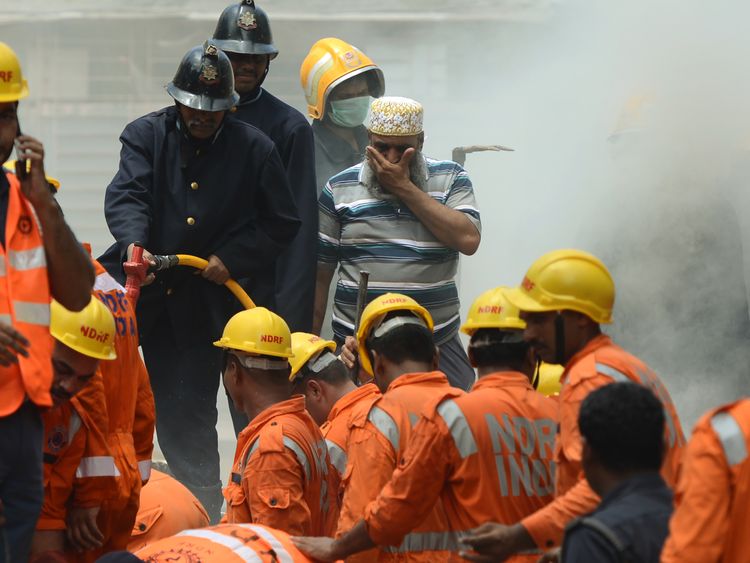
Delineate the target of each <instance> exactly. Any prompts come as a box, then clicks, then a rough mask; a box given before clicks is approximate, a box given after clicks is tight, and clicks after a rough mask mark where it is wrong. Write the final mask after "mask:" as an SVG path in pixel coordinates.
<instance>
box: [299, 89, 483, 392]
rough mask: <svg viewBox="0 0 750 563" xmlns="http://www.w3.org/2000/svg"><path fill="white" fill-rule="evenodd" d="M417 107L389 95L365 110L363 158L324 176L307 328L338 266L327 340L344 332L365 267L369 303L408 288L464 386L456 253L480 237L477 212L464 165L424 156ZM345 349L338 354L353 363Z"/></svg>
mask: <svg viewBox="0 0 750 563" xmlns="http://www.w3.org/2000/svg"><path fill="white" fill-rule="evenodd" d="M423 123H424V110H423V108H422V105H421V104H420V103H419V102H417V101H415V100H411V99H409V98H401V97H392V96H387V97H383V98H378V99H376V100H374V101H373V102H372V105H371V106H370V115H369V119H368V121H367V130H368V137H369V146H368V147H367V149H366V154H365V159H364V161H363V162H361V163H359V164H356V165H354V166H352V167H351V168H348V169H346V170H344V171H343V172H340V173H339V174H337V175H335V176H334V177H332V178H331V179H330V180H329V181H328V182H327V183H326V186H325V188H324V189H323V192H322V193H321V195H320V199H319V223H320V226H319V234H318V274H317V276H318V277H317V284H316V296H315V317H314V331H315V332H319V330H320V328H321V324H322V322H323V318H324V315H325V311H326V307H327V300H328V288H329V286H330V284H331V280H332V279H333V274H334V273H335V272H336V270H337V268H338V280H337V284H336V293H335V297H334V304H333V322H332V325H333V332H334V338H335V340H336V341H337V342H338V343H339V344H342V343H344V342H345V341H346V340H347V337H351V335H352V332H353V329H354V317H355V314H356V311H355V310H356V302H357V285H358V281H359V272H360V270H367V271H369V273H370V279H369V286H368V291H367V301H368V302H369V301H371V300H372V299H374V298H375V297H378V296H380V295H383V294H384V293H388V292H398V293H403V294H406V295H408V296H410V297H412V298H414V299H415V300H416V301H418V302H419V303H420V304H421V305H422V306H424V307H425V308H426V309H427V310H428V311H429V312H430V314H431V315H432V317H433V319H434V321H435V334H434V338H435V343H436V344H437V345H438V347H439V348H440V366H439V367H440V370H441V371H443V372H445V374H446V375H447V376H448V379H449V380H450V382H451V384H452V385H454V386H457V387H460V388H462V389H468V388H469V387H471V385H472V384H473V383H474V377H475V376H474V371H473V370H472V368H471V365H470V364H469V361H468V358H467V357H466V353H465V352H464V350H463V347H462V346H461V342H460V340H459V338H458V329H459V327H460V324H461V323H460V319H459V301H458V291H457V289H456V284H455V281H454V278H455V275H456V271H457V267H458V257H459V253H461V254H466V255H471V254H474V253H475V252H476V251H477V248H478V247H479V242H480V239H481V222H480V218H479V209H478V207H477V204H476V201H475V199H474V190H473V187H472V184H471V180H469V176H468V174H467V173H466V171H465V170H464V169H463V168H462V167H461V166H460V165H458V164H457V163H455V162H451V161H445V160H442V161H441V160H433V159H431V158H428V157H426V156H424V155H423V154H422V146H423V144H424V127H423ZM355 349H356V347H355V346H351V347H350V346H346V347H345V352H344V355H343V357H342V359H344V360H345V361H346V360H353V358H354V355H353V353H350V352H349V351H352V350H355Z"/></svg>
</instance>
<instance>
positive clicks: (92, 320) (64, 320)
mask: <svg viewBox="0 0 750 563" xmlns="http://www.w3.org/2000/svg"><path fill="white" fill-rule="evenodd" d="M49 331H50V333H51V334H52V336H54V337H55V338H56V339H57V340H59V341H60V342H62V343H63V344H65V345H66V346H67V347H68V348H72V349H73V350H75V351H76V352H78V353H80V354H83V355H84V356H90V357H92V358H98V359H100V360H114V359H115V358H117V352H116V351H115V334H116V329H115V318H114V317H113V316H112V313H110V312H109V309H108V308H107V306H106V305H105V304H104V303H102V302H101V301H99V299H97V298H96V297H93V296H92V297H91V301H89V304H88V305H86V307H84V309H83V310H82V311H78V312H73V311H68V310H67V309H66V308H65V307H63V306H62V305H60V304H59V303H58V302H57V301H55V300H52V303H51V304H50V325H49Z"/></svg>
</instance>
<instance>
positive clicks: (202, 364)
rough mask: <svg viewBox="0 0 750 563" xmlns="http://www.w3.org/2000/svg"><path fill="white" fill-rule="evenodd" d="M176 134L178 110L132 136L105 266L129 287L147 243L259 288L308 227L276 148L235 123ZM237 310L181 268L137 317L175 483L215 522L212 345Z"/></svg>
mask: <svg viewBox="0 0 750 563" xmlns="http://www.w3.org/2000/svg"><path fill="white" fill-rule="evenodd" d="M178 122H179V120H178V112H177V109H176V108H175V107H169V108H165V109H162V110H159V111H157V112H154V113H151V114H149V115H146V116H144V117H141V118H139V119H137V120H135V121H134V122H132V123H130V124H129V125H128V126H127V127H126V128H125V130H124V131H123V133H122V135H121V137H120V141H121V143H122V150H121V153H120V167H119V170H118V172H117V174H116V175H115V177H114V179H113V180H112V182H111V183H110V185H109V186H108V187H107V193H106V197H105V209H104V211H105V215H106V219H107V224H108V226H109V230H110V232H111V233H112V235H113V236H114V238H115V240H116V241H117V243H116V244H115V245H113V246H112V247H110V248H109V249H108V250H107V251H106V252H105V254H104V255H103V256H102V257H101V258H100V261H101V262H102V264H104V265H105V267H106V268H107V269H108V270H109V271H110V273H112V275H113V276H114V277H116V278H118V279H119V280H120V281H123V280H124V273H123V271H122V262H123V259H124V258H125V256H126V252H127V247H128V245H129V244H130V243H132V242H135V241H139V242H141V243H143V246H144V247H145V248H146V250H148V251H149V252H151V253H153V254H177V253H180V254H193V255H196V256H200V257H202V258H208V257H209V256H210V255H211V254H215V255H216V256H218V257H219V258H220V259H221V260H222V262H223V263H224V265H225V266H226V267H227V269H228V270H229V273H230V275H231V276H232V277H233V278H250V279H253V280H260V279H261V277H260V276H259V275H258V274H260V273H262V272H264V271H267V270H269V269H272V268H274V267H275V258H276V256H278V254H280V253H281V252H282V251H283V250H284V249H285V248H286V247H287V246H288V245H289V243H290V242H291V241H292V240H293V239H294V237H295V236H296V234H297V230H298V229H299V223H300V222H299V219H298V217H297V210H296V206H295V204H294V199H293V197H292V195H291V193H290V190H289V187H288V184H287V180H286V175H285V173H284V168H283V166H282V163H281V159H280V158H279V155H278V153H277V151H276V149H275V147H274V144H273V142H272V141H271V140H270V139H269V138H268V137H266V136H265V135H264V134H263V133H261V132H260V131H258V130H257V129H255V128H254V127H252V126H250V125H247V124H246V123H242V122H241V121H238V120H235V119H231V118H228V119H226V120H225V121H224V124H223V126H222V128H221V129H220V130H219V131H218V132H217V134H216V135H214V137H212V138H211V139H209V140H206V141H196V140H194V139H191V138H189V137H188V136H187V135H185V134H183V132H182V130H181V128H180V126H179V124H178ZM239 309H240V305H239V303H238V302H237V301H236V299H235V298H234V297H233V296H232V295H231V294H230V293H229V292H228V291H227V289H226V288H224V287H222V286H219V285H216V284H213V283H211V282H209V281H207V280H205V279H203V278H202V277H200V276H198V275H195V270H192V269H191V268H182V267H178V268H173V269H172V270H168V271H166V272H161V273H159V274H158V275H157V278H156V281H155V282H154V283H152V284H151V285H149V286H146V287H143V288H142V290H141V297H140V300H139V302H138V306H137V315H138V323H139V331H140V336H141V346H142V347H143V354H144V358H145V361H146V366H147V368H148V370H149V374H150V376H151V383H152V387H153V391H154V398H155V400H156V424H157V428H158V435H159V444H160V446H161V448H162V451H163V453H164V455H165V457H166V459H167V462H168V463H169V466H170V468H171V470H172V471H173V473H174V475H175V477H177V478H178V479H179V480H180V481H182V482H183V483H185V484H186V485H187V486H188V487H189V488H190V489H191V490H192V491H193V493H194V494H196V496H198V497H199V499H200V500H201V501H202V502H203V503H204V504H205V505H206V508H207V509H209V512H213V513H214V515H215V514H216V513H218V510H219V508H220V506H221V483H220V480H219V456H218V443H217V435H216V418H217V411H216V393H217V391H218V386H219V372H220V369H221V366H220V360H221V351H220V350H219V349H218V348H215V347H213V346H212V342H213V341H214V340H216V339H218V337H219V336H220V335H221V332H222V330H223V327H224V324H226V322H227V320H228V319H229V317H230V316H231V315H232V314H233V313H235V312H236V311H238V310H239Z"/></svg>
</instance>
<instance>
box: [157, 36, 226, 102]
mask: <svg viewBox="0 0 750 563" xmlns="http://www.w3.org/2000/svg"><path fill="white" fill-rule="evenodd" d="M167 92H169V95H170V96H172V97H173V98H174V100H175V101H176V102H180V103H181V104H182V105H185V106H187V107H189V108H193V109H200V110H203V111H224V110H228V109H232V106H234V105H235V104H236V103H237V102H238V101H239V99H240V96H239V94H237V92H235V91H234V73H233V72H232V63H230V62H229V57H227V56H226V54H225V53H222V52H221V51H220V50H219V48H218V47H217V46H216V45H214V44H213V42H211V41H206V42H205V43H204V44H203V46H202V47H201V46H200V45H199V46H197V47H193V48H192V49H190V50H189V51H188V52H187V54H186V55H185V56H184V57H182V61H181V62H180V66H179V67H177V73H176V74H175V75H174V79H172V82H170V83H169V84H167Z"/></svg>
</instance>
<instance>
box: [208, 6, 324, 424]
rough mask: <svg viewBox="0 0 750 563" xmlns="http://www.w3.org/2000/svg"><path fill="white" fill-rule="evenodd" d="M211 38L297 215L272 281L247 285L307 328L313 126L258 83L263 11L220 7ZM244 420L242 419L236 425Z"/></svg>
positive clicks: (313, 226) (265, 56)
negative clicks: (278, 165)
mask: <svg viewBox="0 0 750 563" xmlns="http://www.w3.org/2000/svg"><path fill="white" fill-rule="evenodd" d="M213 42H214V43H215V44H216V45H217V46H218V47H219V48H220V49H221V50H222V51H224V52H225V53H226V54H227V55H228V56H229V60H230V61H231V62H232V69H233V70H234V85H235V89H236V90H237V93H238V94H239V95H240V102H239V104H237V107H236V112H235V113H234V117H236V118H238V119H240V120H242V121H244V122H245V123H249V124H250V125H253V126H255V127H257V128H258V129H260V130H261V131H263V132H264V133H265V134H266V135H268V136H269V137H270V138H271V140H272V141H273V142H274V143H275V144H276V149H277V150H278V151H279V155H280V156H281V161H282V162H283V163H284V168H285V169H286V175H287V179H288V180H289V187H290V188H291V190H292V195H293V196H294V199H295V202H296V204H297V211H298V213H299V218H300V220H301V221H302V224H301V225H300V230H299V232H298V233H297V237H296V238H295V239H294V242H292V244H291V245H290V247H289V248H288V249H287V251H286V252H285V253H284V254H283V255H281V256H280V257H279V260H278V263H277V266H276V271H275V278H276V283H275V284H274V283H273V282H274V279H273V278H274V272H273V271H272V270H271V271H269V272H268V276H267V277H265V278H264V279H261V280H253V281H251V283H250V284H248V285H247V289H248V291H249V293H250V295H251V297H252V298H253V299H254V300H255V302H256V303H258V304H260V305H264V306H265V307H268V308H270V309H272V310H273V311H274V312H276V313H278V314H279V315H280V316H281V317H282V318H283V319H284V320H285V321H286V322H287V324H288V325H289V328H290V329H291V330H292V331H293V332H296V331H302V332H310V330H311V328H312V314H313V301H314V299H315V269H316V258H315V255H316V252H317V237H318V197H317V192H316V190H315V155H314V152H313V150H314V149H313V134H312V129H311V128H310V125H309V124H308V123H307V120H306V119H305V118H304V116H303V115H302V114H301V113H300V112H298V111H297V110H296V109H294V108H293V107H291V106H290V105H288V104H286V103H284V102H282V101H281V100H280V99H278V98H277V97H275V96H273V95H271V94H270V93H269V92H268V91H266V90H264V89H263V88H261V85H262V84H263V81H264V80H265V78H266V76H267V75H268V70H269V68H270V63H271V60H273V59H275V58H276V57H277V56H278V54H279V51H278V49H277V48H276V46H275V45H274V44H273V37H272V35H271V26H270V24H269V21H268V16H267V15H266V13H265V12H264V11H263V10H261V9H260V8H259V7H257V6H255V3H254V2H253V0H242V1H241V2H240V3H239V4H232V5H231V6H228V7H227V8H226V9H225V10H224V11H223V12H222V14H221V16H220V17H219V22H218V23H217V24H216V30H215V31H214V36H213ZM253 282H254V283H253ZM274 288H275V292H274ZM246 425H247V421H245V423H244V424H242V426H241V427H240V430H241V429H242V428H244V427H245V426H246Z"/></svg>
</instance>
